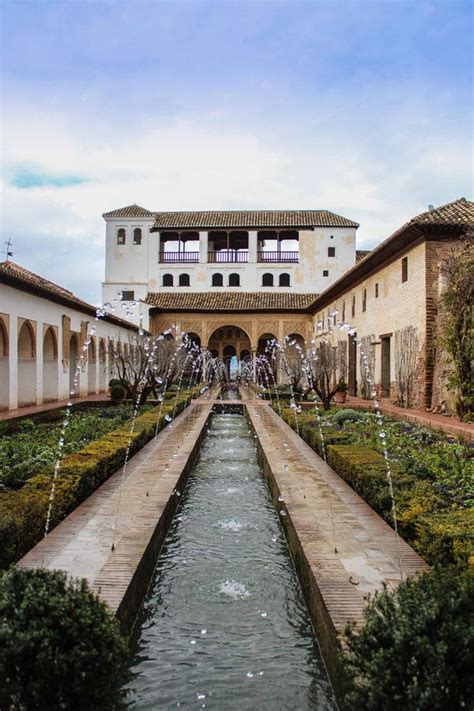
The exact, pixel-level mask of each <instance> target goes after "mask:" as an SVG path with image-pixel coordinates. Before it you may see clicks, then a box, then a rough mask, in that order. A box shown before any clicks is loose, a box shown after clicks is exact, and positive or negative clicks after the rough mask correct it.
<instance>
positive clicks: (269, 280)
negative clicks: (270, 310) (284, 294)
mask: <svg viewBox="0 0 474 711" xmlns="http://www.w3.org/2000/svg"><path fill="white" fill-rule="evenodd" d="M262 286H273V274H268V273H267V274H264V275H263V276H262Z"/></svg>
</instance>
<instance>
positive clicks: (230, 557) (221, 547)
mask: <svg viewBox="0 0 474 711" xmlns="http://www.w3.org/2000/svg"><path fill="white" fill-rule="evenodd" d="M132 656H133V658H132V661H131V668H132V672H133V675H134V678H133V680H132V682H131V683H130V690H131V693H130V699H131V701H132V704H133V708H136V709H140V710H145V709H149V710H150V711H151V709H173V708H190V709H191V708H207V709H215V710H216V711H227V710H229V711H233V710H236V711H237V710H239V711H241V710H244V709H245V710H249V711H250V710H254V709H255V710H257V709H258V711H280V710H283V709H291V710H294V709H298V711H306V710H308V711H309V709H312V710H314V709H317V710H318V711H319V710H322V711H323V710H326V709H335V708H336V705H335V702H334V696H333V692H332V689H331V686H330V683H329V681H328V677H327V674H326V670H325V668H324V665H323V662H322V660H321V655H320V652H319V648H318V645H317V642H316V639H315V637H314V632H313V629H312V626H311V621H310V617H309V613H308V610H307V608H306V605H305V602H304V598H303V594H302V591H301V588H300V585H299V582H298V579H297V577H296V573H295V571H294V568H293V565H292V562H291V558H290V555H289V553H288V549H287V546H286V540H285V537H284V534H283V531H282V529H281V526H280V523H279V520H278V514H277V513H276V511H275V509H274V507H273V505H272V503H271V500H270V496H269V493H268V489H267V485H266V482H265V480H264V478H263V475H262V472H261V470H260V467H259V464H258V461H257V456H256V448H255V442H254V438H253V435H252V433H251V431H250V428H249V426H248V423H247V421H246V419H245V417H244V416H243V415H240V414H214V415H213V416H212V419H211V421H210V425H209V429H208V431H207V434H206V436H205V438H204V441H203V445H202V449H201V453H200V456H199V459H198V461H197V463H196V465H195V467H194V469H193V471H192V472H191V475H190V477H189V480H188V484H187V486H186V489H185V491H184V492H182V496H181V506H180V508H179V510H178V513H177V515H176V516H175V517H174V519H173V522H172V525H171V528H170V531H169V533H168V536H167V538H166V541H165V544H164V547H163V550H162V552H161V554H160V557H159V560H158V564H157V567H156V570H155V575H154V578H153V581H152V584H151V587H150V590H149V593H148V596H147V597H146V599H145V601H144V605H143V608H142V612H141V615H140V617H139V619H138V622H137V625H136V629H135V634H134V638H133V640H132Z"/></svg>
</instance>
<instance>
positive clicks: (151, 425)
mask: <svg viewBox="0 0 474 711" xmlns="http://www.w3.org/2000/svg"><path fill="white" fill-rule="evenodd" d="M198 390H199V388H195V392H198ZM186 404H187V393H186V395H183V394H180V396H179V397H178V400H177V401H176V404H175V402H174V401H172V402H169V403H164V404H163V406H162V407H161V408H160V407H157V408H155V409H153V410H152V411H149V412H145V413H144V414H143V415H139V416H138V417H137V418H136V420H135V427H134V431H133V433H130V421H128V422H127V423H124V424H123V425H122V426H121V427H120V428H119V429H116V430H114V431H112V432H109V433H108V434H106V435H104V436H103V437H100V438H99V439H96V440H95V441H94V442H90V443H89V444H87V445H86V446H85V447H83V448H82V449H81V450H80V451H79V452H74V453H73V454H70V455H67V456H65V457H64V458H63V460H62V461H61V466H60V468H59V473H58V477H57V482H56V490H55V496H54V502H53V507H52V512H51V528H53V527H54V526H56V525H57V524H58V523H59V522H60V521H62V520H63V519H64V518H65V516H67V515H68V514H69V513H70V512H71V511H73V510H74V509H75V508H76V506H78V505H79V504H80V503H81V502H82V501H84V499H86V498H87V497H88V496H89V495H90V494H91V493H92V492H93V491H94V490H95V489H97V487H98V486H100V485H101V484H102V483H103V482H104V481H105V480H106V479H107V478H108V477H109V476H110V475H111V474H113V473H114V472H115V471H117V469H119V468H120V467H121V466H122V464H123V462H124V458H125V453H126V450H127V447H128V443H129V441H130V456H132V455H133V454H135V452H137V451H138V450H139V449H141V447H143V446H144V445H145V444H146V443H147V442H148V441H149V440H150V439H152V438H153V437H154V435H155V431H156V428H157V426H158V430H161V429H162V428H163V427H164V426H166V425H167V424H168V422H169V420H168V419H166V418H167V417H171V415H172V413H173V410H175V415H178V414H179V413H180V412H181V411H182V410H183V409H184V408H185V407H186ZM160 411H161V414H160ZM53 470H54V467H53V465H51V466H50V467H49V468H47V469H45V470H44V471H43V472H42V473H40V474H37V475H36V476H34V477H31V478H29V479H28V481H27V482H26V483H25V484H24V485H23V487H22V488H21V489H20V490H6V491H3V492H0V567H3V568H4V567H6V566H8V565H9V564H10V563H12V562H15V561H16V560H18V559H19V558H21V557H22V556H23V555H25V553H27V552H28V551H29V550H30V548H32V547H33V546H34V545H35V544H36V543H38V541H39V540H40V539H41V538H42V536H43V535H44V529H45V522H46V515H47V510H48V501H49V495H50V491H51V477H52V474H53Z"/></svg>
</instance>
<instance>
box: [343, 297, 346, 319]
mask: <svg viewBox="0 0 474 711" xmlns="http://www.w3.org/2000/svg"><path fill="white" fill-rule="evenodd" d="M345 322H346V302H345V301H343V302H342V323H345Z"/></svg>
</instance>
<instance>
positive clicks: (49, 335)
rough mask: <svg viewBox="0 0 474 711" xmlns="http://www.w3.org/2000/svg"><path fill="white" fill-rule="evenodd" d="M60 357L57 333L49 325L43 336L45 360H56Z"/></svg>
mask: <svg viewBox="0 0 474 711" xmlns="http://www.w3.org/2000/svg"><path fill="white" fill-rule="evenodd" d="M57 357H58V349H57V345H56V335H55V333H54V331H53V329H52V328H51V326H49V327H48V328H47V330H46V333H45V334H44V338H43V360H55V359H56V358H57Z"/></svg>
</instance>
